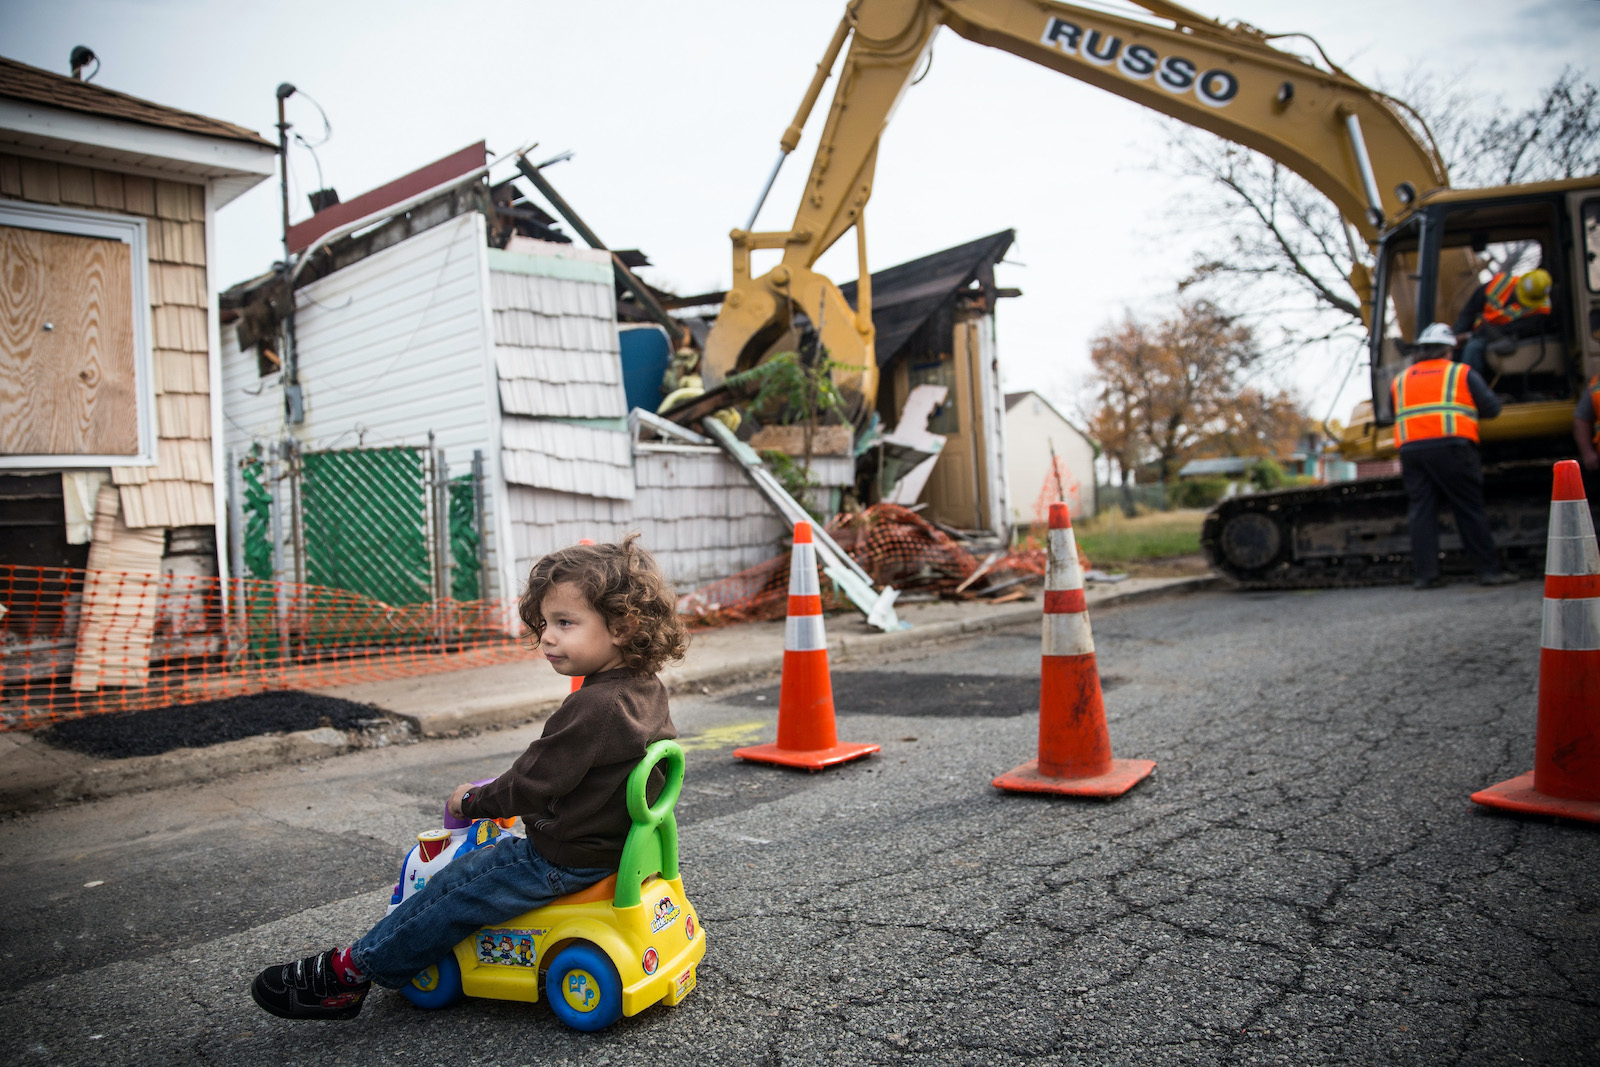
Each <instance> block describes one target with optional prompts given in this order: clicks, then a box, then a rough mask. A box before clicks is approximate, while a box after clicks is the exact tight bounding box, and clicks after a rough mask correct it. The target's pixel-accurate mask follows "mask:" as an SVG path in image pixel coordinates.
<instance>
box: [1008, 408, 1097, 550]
mask: <svg viewBox="0 0 1600 1067" xmlns="http://www.w3.org/2000/svg"><path fill="white" fill-rule="evenodd" d="M1052 447H1053V448H1054V449H1055V455H1056V459H1057V461H1058V462H1059V464H1060V467H1061V471H1062V479H1061V480H1062V483H1063V484H1062V491H1063V494H1064V495H1065V497H1066V500H1067V504H1068V506H1069V507H1070V509H1071V511H1072V517H1073V518H1074V519H1087V518H1089V517H1090V516H1092V515H1093V514H1094V513H1095V506H1096V502H1095V476H1094V457H1095V453H1096V452H1097V451H1098V450H1097V449H1096V448H1095V444H1094V442H1093V441H1091V440H1090V439H1089V436H1088V434H1086V433H1084V432H1083V431H1082V430H1080V429H1078V428H1077V427H1076V426H1074V425H1073V424H1072V423H1071V422H1069V421H1067V419H1066V417H1065V416H1064V415H1062V414H1061V412H1059V411H1057V410H1056V409H1055V405H1053V404H1051V403H1050V401H1048V400H1046V399H1045V398H1044V397H1042V396H1040V395H1039V394H1038V393H1035V392H1033V391H1031V390H1028V391H1024V392H1019V393H1007V394H1006V477H1007V480H1008V481H1009V483H1010V485H1011V521H1012V522H1013V523H1014V524H1016V525H1018V526H1027V525H1029V524H1030V523H1034V522H1038V521H1040V517H1039V516H1038V515H1036V514H1035V511H1036V510H1040V509H1039V504H1040V502H1041V501H1046V502H1048V501H1047V497H1046V494H1051V495H1053V494H1054V493H1055V492H1056V484H1055V483H1056V480H1055V477H1054V475H1053V474H1052V472H1051V468H1050V450H1051V448H1052Z"/></svg>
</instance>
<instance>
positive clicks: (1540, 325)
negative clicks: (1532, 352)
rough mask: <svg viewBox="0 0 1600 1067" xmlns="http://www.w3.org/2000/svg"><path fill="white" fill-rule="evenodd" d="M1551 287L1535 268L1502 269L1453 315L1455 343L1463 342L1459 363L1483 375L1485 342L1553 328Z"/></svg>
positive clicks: (1547, 275) (1549, 280) (1546, 276)
mask: <svg viewBox="0 0 1600 1067" xmlns="http://www.w3.org/2000/svg"><path fill="white" fill-rule="evenodd" d="M1554 284H1555V283H1554V280H1553V279H1552V278H1551V277H1550V272H1549V271H1547V270H1545V269H1544V268H1543V267H1535V268H1534V269H1533V270H1530V271H1528V272H1527V273H1526V274H1512V273H1511V272H1510V271H1508V270H1502V271H1500V272H1498V273H1496V274H1495V276H1494V277H1492V278H1490V279H1489V280H1488V281H1487V282H1485V283H1484V284H1482V285H1480V286H1478V288H1477V289H1476V290H1474V291H1473V294H1472V296H1470V297H1469V298H1468V299H1467V303H1466V306H1464V307H1463V308H1462V309H1461V314H1459V315H1457V316H1456V328H1455V339H1456V342H1457V343H1461V342H1465V347H1463V348H1462V350H1461V362H1463V363H1465V364H1466V365H1467V366H1469V367H1471V368H1472V369H1473V370H1475V371H1477V372H1478V373H1479V374H1484V373H1486V364H1485V361H1484V353H1485V352H1486V351H1487V350H1488V347H1489V342H1491V341H1494V340H1496V339H1497V338H1501V337H1512V338H1517V339H1520V338H1523V337H1534V336H1537V335H1539V334H1541V333H1547V332H1549V331H1550V330H1551V329H1552V328H1553V327H1554V320H1552V319H1551V317H1550V290H1551V289H1552V288H1553V287H1554Z"/></svg>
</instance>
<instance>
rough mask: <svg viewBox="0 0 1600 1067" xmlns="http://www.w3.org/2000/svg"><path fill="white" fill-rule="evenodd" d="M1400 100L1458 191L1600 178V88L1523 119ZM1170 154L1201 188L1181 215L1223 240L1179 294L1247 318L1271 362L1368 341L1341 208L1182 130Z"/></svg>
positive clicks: (1413, 93)
mask: <svg viewBox="0 0 1600 1067" xmlns="http://www.w3.org/2000/svg"><path fill="white" fill-rule="evenodd" d="M1394 95H1395V96H1396V97H1397V98H1400V99H1405V100H1408V101H1409V102H1410V106H1411V109H1412V110H1413V111H1414V112H1415V115H1416V118H1414V119H1412V121H1413V122H1414V123H1415V124H1416V125H1417V126H1418V128H1419V133H1420V134H1421V135H1422V136H1423V137H1425V138H1426V137H1429V136H1431V138H1432V139H1433V141H1434V143H1435V144H1436V145H1437V147H1438V149H1439V152H1440V155H1441V156H1442V157H1443V158H1444V161H1445V164H1446V166H1447V167H1448V168H1449V171H1450V175H1451V184H1452V185H1454V186H1456V187H1473V186H1483V185H1502V184H1510V183H1514V182H1525V181H1540V180H1546V179H1552V178H1570V177H1576V176H1579V175H1585V174H1593V173H1596V172H1597V171H1600V86H1597V85H1596V83H1595V82H1593V81H1590V80H1588V79H1587V78H1585V77H1584V76H1583V75H1581V74H1580V73H1579V72H1577V71H1574V70H1572V69H1570V68H1569V69H1567V70H1565V71H1563V72H1562V73H1561V74H1560V76H1558V77H1557V78H1556V80H1555V81H1554V82H1553V83H1552V84H1551V85H1550V86H1549V87H1548V88H1547V89H1545V90H1544V92H1542V93H1541V94H1540V95H1539V100H1538V102H1537V103H1536V104H1534V105H1533V106H1531V107H1528V108H1526V109H1524V110H1521V111H1514V110H1508V109H1505V108H1496V107H1494V106H1493V105H1492V103H1486V102H1484V101H1482V100H1479V99H1475V98H1472V97H1469V96H1467V95H1466V94H1464V93H1462V92H1460V91H1459V90H1456V89H1453V88H1451V87H1448V86H1445V85H1443V84H1442V83H1440V82H1438V81H1437V80H1434V79H1428V78H1415V79H1413V80H1412V81H1411V82H1410V83H1409V84H1408V85H1406V86H1404V87H1403V88H1402V90H1401V91H1400V92H1398V93H1396V94H1394ZM1424 124H1425V129H1424V128H1423V127H1424ZM1173 146H1174V148H1175V150H1176V151H1175V154H1174V155H1173V157H1172V159H1173V162H1172V164H1171V165H1172V166H1173V167H1174V168H1175V169H1176V170H1177V171H1178V172H1179V173H1181V174H1183V175H1184V176H1187V177H1197V178H1200V179H1201V180H1202V183H1203V191H1202V193H1201V194H1200V195H1199V196H1195V195H1193V190H1192V188H1191V189H1190V190H1189V193H1188V195H1186V196H1185V197H1184V198H1183V200H1182V202H1181V205H1180V206H1179V207H1178V210H1179V212H1180V213H1182V214H1184V215H1187V216H1188V217H1189V218H1190V219H1191V220H1193V221H1195V222H1197V223H1199V224H1201V225H1202V226H1203V227H1205V228H1207V229H1210V230H1212V231H1213V232H1215V233H1216V234H1217V239H1216V241H1215V242H1214V243H1212V244H1211V245H1210V246H1209V247H1207V248H1206V249H1205V250H1204V251H1203V252H1202V253H1201V254H1200V255H1198V256H1197V257H1196V259H1195V261H1194V263H1193V265H1192V269H1191V270H1190V272H1189V274H1188V276H1187V277H1185V278H1184V279H1183V281H1182V282H1181V283H1180V285H1179V289H1180V291H1187V290H1190V289H1195V290H1196V291H1197V292H1203V293H1206V294H1207V295H1208V296H1210V297H1211V298H1212V299H1213V300H1215V301H1217V302H1218V303H1221V304H1224V305H1226V306H1229V307H1237V308H1241V309H1244V311H1245V314H1246V318H1247V321H1249V322H1250V323H1251V324H1252V325H1253V326H1254V327H1255V328H1256V331H1257V333H1258V335H1260V336H1261V338H1262V341H1263V344H1264V349H1265V351H1266V352H1267V353H1268V355H1269V356H1272V355H1287V354H1292V353H1298V352H1300V351H1301V350H1303V349H1304V348H1305V347H1306V346H1308V345H1311V344H1314V343H1316V342H1319V341H1334V340H1338V339H1345V338H1347V339H1350V340H1351V341H1352V342H1353V341H1354V340H1355V339H1356V338H1357V337H1359V336H1360V335H1361V334H1362V333H1363V329H1362V326H1361V307H1360V298H1359V297H1358V295H1357V294H1356V292H1355V290H1354V289H1353V288H1352V287H1351V285H1350V282H1349V276H1350V269H1351V264H1352V246H1351V240H1350V238H1349V236H1348V233H1347V230H1346V228H1345V225H1344V222H1343V220H1342V219H1341V218H1340V216H1339V213H1338V211H1337V210H1336V209H1335V208H1334V206H1333V205H1332V204H1331V203H1329V202H1328V200H1327V199H1326V198H1325V197H1324V196H1322V194H1321V193H1319V192H1317V191H1316V190H1315V189H1314V188H1312V187H1311V186H1310V185H1309V184H1308V183H1307V182H1305V181H1304V180H1303V179H1301V178H1300V177H1299V176H1298V175H1295V174H1293V173H1292V172H1290V171H1289V170H1288V169H1287V168H1286V167H1284V166H1282V165H1281V164H1278V163H1275V162H1273V161H1272V160H1270V159H1268V158H1266V157H1265V156H1262V155H1260V154H1258V153H1256V152H1253V151H1251V150H1250V149H1247V148H1243V147H1240V146H1239V145H1236V144H1233V143H1232V142H1229V141H1224V140H1222V139H1221V138H1217V137H1213V136H1211V135H1210V134H1206V133H1203V132H1200V131H1198V130H1195V129H1193V128H1192V127H1187V126H1177V125H1176V124H1175V125H1174V131H1173ZM1361 254H1364V251H1362V252H1361Z"/></svg>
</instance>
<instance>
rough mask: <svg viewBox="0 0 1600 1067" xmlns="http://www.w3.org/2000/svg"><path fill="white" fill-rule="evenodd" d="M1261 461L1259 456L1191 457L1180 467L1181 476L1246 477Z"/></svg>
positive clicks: (1179, 475) (1179, 474)
mask: <svg viewBox="0 0 1600 1067" xmlns="http://www.w3.org/2000/svg"><path fill="white" fill-rule="evenodd" d="M1260 461H1261V457H1259V456H1216V457H1213V458H1210V459H1191V460H1190V461H1189V462H1187V463H1185V464H1184V465H1183V466H1182V467H1179V468H1178V477H1180V478H1230V479H1239V478H1244V477H1246V476H1247V475H1248V474H1249V473H1250V468H1251V467H1254V466H1255V465H1256V464H1257V463H1259V462H1260Z"/></svg>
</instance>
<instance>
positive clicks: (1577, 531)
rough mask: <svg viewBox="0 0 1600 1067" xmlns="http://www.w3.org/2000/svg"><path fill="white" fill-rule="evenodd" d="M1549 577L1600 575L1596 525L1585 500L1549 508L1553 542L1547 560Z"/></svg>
mask: <svg viewBox="0 0 1600 1067" xmlns="http://www.w3.org/2000/svg"><path fill="white" fill-rule="evenodd" d="M1544 572H1545V573H1546V574H1600V548H1597V547H1596V546H1595V540H1594V522H1593V520H1591V519H1590V518H1589V505H1588V503H1587V502H1586V501H1583V500H1556V501H1552V502H1551V504H1550V540H1549V541H1548V542H1547V547H1546V551H1545V557H1544Z"/></svg>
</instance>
